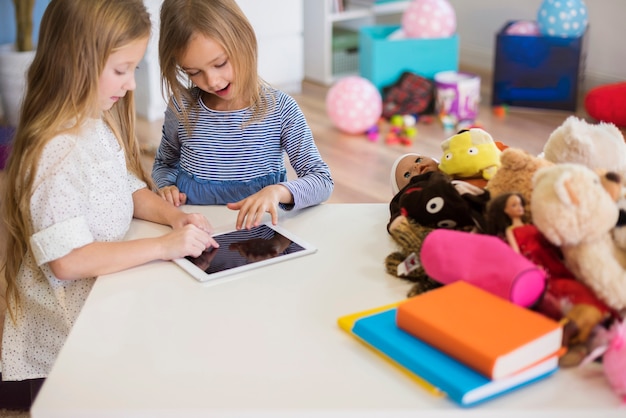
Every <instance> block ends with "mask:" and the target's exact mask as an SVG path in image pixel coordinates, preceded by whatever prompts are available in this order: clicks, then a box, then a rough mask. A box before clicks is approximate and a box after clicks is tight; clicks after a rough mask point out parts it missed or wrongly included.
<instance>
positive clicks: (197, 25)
mask: <svg viewBox="0 0 626 418" xmlns="http://www.w3.org/2000/svg"><path fill="white" fill-rule="evenodd" d="M194 34H201V35H203V36H205V37H207V38H211V39H212V40H214V41H216V42H217V43H218V44H219V45H220V46H221V47H222V48H224V51H225V52H226V55H227V56H228V59H229V60H230V62H231V65H232V66H233V72H234V76H235V77H237V83H236V84H235V85H234V86H233V87H234V88H235V91H234V93H235V95H237V96H238V97H241V98H242V99H243V101H244V102H245V103H247V104H248V105H249V106H250V107H251V108H252V111H253V115H252V120H253V121H258V120H261V119H262V118H263V117H264V116H265V115H266V114H267V112H268V111H269V108H270V106H271V105H272V101H271V100H269V99H268V98H267V97H266V96H265V95H263V94H262V92H263V88H264V86H266V85H267V84H266V83H265V82H264V81H263V80H262V79H261V78H260V77H259V75H258V72H257V60H258V51H257V49H258V47H257V39H256V34H255V33H254V29H253V28H252V25H251V24H250V22H249V21H248V19H247V17H246V16H245V14H244V13H243V12H242V11H241V9H240V8H239V6H238V5H237V3H236V2H235V1H234V0H211V1H208V0H164V1H163V4H162V6H161V26H160V33H159V64H160V67H161V78H162V82H163V84H162V89H163V91H162V93H163V95H164V97H165V98H166V99H168V98H169V97H170V96H174V99H175V100H176V101H177V102H178V104H179V105H180V106H181V112H182V115H183V122H184V124H185V126H186V127H187V129H188V130H190V129H191V124H192V122H193V121H190V120H189V110H188V109H187V108H186V106H185V105H183V101H184V102H186V103H187V104H188V105H189V106H191V109H193V108H194V107H197V106H198V103H197V101H196V100H194V97H193V96H192V90H191V87H192V84H191V83H190V82H189V81H188V79H187V75H186V74H185V72H184V71H183V70H182V69H181V68H180V66H179V65H178V61H179V59H180V57H181V56H182V55H183V54H184V53H185V51H186V49H187V46H188V44H189V41H190V39H191V38H192V35H194ZM170 105H171V103H170Z"/></svg>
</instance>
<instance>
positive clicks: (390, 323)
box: [338, 281, 563, 406]
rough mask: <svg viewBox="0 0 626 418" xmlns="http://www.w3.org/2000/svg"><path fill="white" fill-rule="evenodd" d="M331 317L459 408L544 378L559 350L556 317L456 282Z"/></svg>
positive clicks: (551, 370)
mask: <svg viewBox="0 0 626 418" xmlns="http://www.w3.org/2000/svg"><path fill="white" fill-rule="evenodd" d="M338 323H339V326H340V327H341V328H342V329H344V330H345V331H347V332H348V333H349V334H350V335H352V336H354V337H356V338H358V339H359V340H360V341H361V342H363V343H365V344H366V345H368V346H369V347H370V348H372V349H374V350H375V351H376V352H377V353H378V354H380V355H382V356H383V357H385V358H386V359H387V360H390V361H391V362H392V363H395V364H396V365H397V366H400V368H401V369H403V371H405V372H407V373H408V374H409V375H410V376H411V377H412V378H413V379H414V380H416V381H417V382H419V383H420V384H421V385H422V386H423V387H425V388H427V389H429V390H430V391H431V392H433V393H438V392H443V393H445V395H447V396H448V397H449V398H450V399H452V400H454V401H455V402H457V403H458V404H459V405H461V406H472V405H476V404H478V403H481V402H483V401H486V400H488V399H491V398H493V397H496V396H498V395H502V394H504V393H507V392H510V391H512V390H514V389H517V388H521V387H523V386H525V385H528V384H530V383H532V382H536V381H538V380H540V379H543V378H545V377H548V376H550V375H551V374H553V373H554V372H556V371H557V370H558V356H559V354H561V353H562V348H561V343H562V335H563V329H562V327H561V325H560V324H559V323H558V322H556V321H554V320H552V319H549V318H547V317H545V316H543V315H541V314H538V313H536V312H533V311H531V310H529V309H526V308H523V307H520V306H517V305H515V304H513V303H511V302H509V301H507V300H505V299H502V298H500V297H498V296H495V295H493V294H491V293H489V292H487V291H484V290H482V289H480V288H478V287H476V286H473V285H471V284H469V283H466V282H462V281H459V282H455V283H452V284H449V285H445V286H443V287H440V288H437V289H434V290H431V291H429V292H426V293H422V294H420V295H418V296H415V297H412V298H410V299H407V300H405V301H402V302H398V303H395V304H392V305H387V306H383V307H379V308H375V309H371V310H368V311H364V312H358V313H354V314H351V315H346V316H343V317H341V318H339V320H338Z"/></svg>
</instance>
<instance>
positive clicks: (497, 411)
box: [31, 204, 626, 418]
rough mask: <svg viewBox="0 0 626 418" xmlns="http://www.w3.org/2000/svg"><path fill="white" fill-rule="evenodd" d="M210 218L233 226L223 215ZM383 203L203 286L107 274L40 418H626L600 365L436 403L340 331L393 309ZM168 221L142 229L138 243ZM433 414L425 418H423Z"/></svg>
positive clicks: (307, 217)
mask: <svg viewBox="0 0 626 418" xmlns="http://www.w3.org/2000/svg"><path fill="white" fill-rule="evenodd" d="M185 210H193V211H202V212H204V213H205V214H206V215H207V217H208V218H209V219H210V220H211V222H212V223H213V225H214V226H215V227H220V228H218V229H223V227H225V226H227V225H229V226H230V225H234V219H235V213H234V212H230V211H229V210H228V209H226V208H224V207H187V208H185ZM387 220H388V207H387V205H386V204H325V205H320V206H318V207H314V208H310V209H307V210H304V211H302V212H300V213H299V214H297V215H291V214H289V215H287V216H283V217H282V218H281V220H280V224H281V225H282V226H283V227H285V228H287V229H289V230H291V231H293V232H294V233H296V234H297V235H299V236H301V237H302V238H304V239H305V240H307V241H309V242H311V243H313V244H314V245H316V246H317V247H318V252H317V253H316V254H314V255H307V256H305V257H300V258H297V259H294V260H291V261H287V262H283V263H277V264H274V265H271V266H266V267H263V268H261V269H258V270H256V271H251V272H245V273H241V274H239V275H238V276H236V277H235V280H230V281H226V282H223V283H220V284H218V285H213V286H211V285H207V284H201V283H199V282H197V281H195V280H194V279H192V278H191V277H190V276H188V275H187V274H186V273H185V272H184V271H183V270H182V269H180V268H179V267H177V266H176V265H175V264H173V263H171V262H153V263H149V264H147V265H143V266H140V267H137V268H133V269H130V270H127V271H124V272H121V273H117V274H111V275H108V276H105V277H101V278H100V279H99V280H97V282H96V285H95V286H94V289H93V291H92V292H91V294H90V296H89V298H88V300H87V302H86V304H85V307H84V309H83V311H82V313H81V314H80V317H79V318H78V320H77V322H76V325H75V326H74V329H73V330H72V332H71V334H70V336H69V338H68V340H67V343H66V345H65V346H64V348H63V350H62V351H61V353H60V356H59V358H58V361H57V362H56V364H55V366H54V368H53V370H52V372H51V374H50V377H49V378H48V379H47V381H46V383H45V384H44V386H43V388H42V390H41V392H40V394H39V397H38V398H37V400H36V402H35V405H34V406H33V409H32V411H31V413H32V417H34V418H49V417H63V418H68V417H151V418H153V417H207V416H211V417H234V416H237V417H240V416H246V417H247V416H267V417H284V416H294V417H311V416H340V415H341V416H352V417H373V416H376V417H391V416H400V417H403V416H407V417H409V416H411V417H415V416H420V417H423V416H438V417H442V416H446V417H448V416H450V417H451V416H473V417H485V416H492V417H503V416H506V417H509V416H520V417H521V416H524V417H526V416H532V417H536V416H562V417H567V418H571V417H590V416H593V417H598V418H600V417H602V418H606V417H613V416H615V417H617V416H620V417H624V416H625V415H626V412H625V410H624V409H621V410H620V408H619V401H618V399H617V397H616V396H615V395H614V394H613V393H612V392H611V390H610V389H609V387H608V384H607V382H606V380H605V378H604V376H603V375H602V372H601V370H600V368H599V367H591V368H587V369H576V370H572V369H568V370H560V371H558V372H557V373H556V375H554V376H552V377H550V378H549V379H547V380H544V381H542V382H539V383H536V384H533V385H531V386H528V387H526V388H524V389H521V390H518V391H516V392H514V393H511V394H508V395H505V396H502V397H500V398H498V399H494V400H491V401H489V402H487V403H485V404H482V405H480V406H477V407H475V408H472V409H461V408H459V407H457V406H456V404H454V403H453V402H452V401H449V400H447V399H446V398H439V397H435V396H433V395H431V394H429V393H427V392H426V391H424V390H423V389H422V388H421V387H419V386H417V385H416V384H415V383H414V382H413V381H412V380H410V379H409V378H408V377H407V376H405V375H404V374H403V373H401V372H399V371H398V370H397V369H395V368H394V367H391V366H390V365H389V364H388V363H387V362H385V361H382V360H381V359H380V358H379V357H378V356H377V355H376V354H374V353H372V352H371V351H370V350H368V349H366V348H365V347H364V346H362V345H361V344H360V343H359V342H357V341H356V340H355V339H353V338H352V337H350V336H348V335H347V334H345V333H344V332H343V331H342V330H340V328H339V327H338V326H337V323H336V321H337V318H338V317H339V316H342V315H345V314H348V313H352V312H356V311H361V310H365V309H368V308H372V307H377V306H379V305H383V304H387V303H391V302H395V301H398V300H401V299H403V298H404V297H405V295H406V292H407V290H408V289H409V287H410V284H408V283H406V282H404V281H402V280H400V279H398V278H395V277H392V276H390V275H388V274H386V272H385V270H384V265H383V262H384V258H385V256H386V255H387V254H389V253H390V252H391V251H393V250H394V248H395V245H394V243H393V242H392V241H391V239H390V237H389V236H388V235H387V232H386V229H385V226H386V223H387ZM166 230H167V229H166V228H165V227H162V226H159V225H154V224H150V223H147V222H143V221H134V222H133V225H132V228H131V231H130V232H129V237H140V236H154V235H157V234H161V233H163V232H164V231H166ZM424 413H426V414H425V415H424Z"/></svg>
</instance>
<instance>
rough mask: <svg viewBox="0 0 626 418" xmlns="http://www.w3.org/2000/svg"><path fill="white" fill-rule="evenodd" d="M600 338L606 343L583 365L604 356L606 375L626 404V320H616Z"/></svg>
mask: <svg viewBox="0 0 626 418" xmlns="http://www.w3.org/2000/svg"><path fill="white" fill-rule="evenodd" d="M600 339H601V340H603V341H605V343H604V344H602V345H600V346H599V347H598V348H596V349H595V350H593V351H592V352H591V354H589V356H587V357H586V358H585V360H584V361H583V362H582V363H581V366H583V365H585V364H588V363H589V362H591V361H593V360H595V359H596V358H598V357H600V356H602V366H603V370H604V375H605V376H606V378H607V380H608V381H609V384H610V385H611V388H612V389H613V391H614V392H615V393H616V394H617V395H618V396H619V397H620V398H621V400H622V404H624V405H626V321H621V322H614V323H613V325H612V326H611V328H610V329H609V330H608V331H606V332H605V335H602V336H600Z"/></svg>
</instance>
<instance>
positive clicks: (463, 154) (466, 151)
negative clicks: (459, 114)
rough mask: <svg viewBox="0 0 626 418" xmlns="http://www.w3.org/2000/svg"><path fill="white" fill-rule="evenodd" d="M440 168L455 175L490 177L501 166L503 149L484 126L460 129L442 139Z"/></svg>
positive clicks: (459, 177)
mask: <svg viewBox="0 0 626 418" xmlns="http://www.w3.org/2000/svg"><path fill="white" fill-rule="evenodd" d="M441 148H442V150H443V157H442V158H441V163H440V164H439V170H441V171H443V172H444V173H446V174H448V175H449V176H451V177H453V178H455V179H472V178H481V179H484V180H489V179H491V178H492V177H493V175H494V174H495V173H496V171H497V170H498V168H499V167H500V149H499V148H498V146H497V145H496V143H495V141H494V140H493V138H492V137H491V135H489V133H487V132H486V131H484V130H483V129H480V128H471V129H465V130H462V131H459V133H457V134H456V135H453V136H452V137H450V138H448V139H446V140H445V141H443V142H442V143H441Z"/></svg>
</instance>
